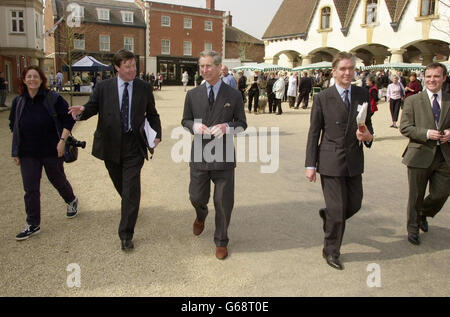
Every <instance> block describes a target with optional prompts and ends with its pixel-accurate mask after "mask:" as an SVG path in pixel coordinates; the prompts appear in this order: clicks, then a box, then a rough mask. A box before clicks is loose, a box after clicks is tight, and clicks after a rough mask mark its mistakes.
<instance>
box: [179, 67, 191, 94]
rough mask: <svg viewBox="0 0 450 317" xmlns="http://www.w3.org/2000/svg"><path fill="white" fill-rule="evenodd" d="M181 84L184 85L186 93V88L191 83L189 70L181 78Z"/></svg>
mask: <svg viewBox="0 0 450 317" xmlns="http://www.w3.org/2000/svg"><path fill="white" fill-rule="evenodd" d="M181 82H182V83H183V87H184V92H186V87H187V84H188V82H189V74H188V72H187V70H185V71H184V73H183V75H182V77H181Z"/></svg>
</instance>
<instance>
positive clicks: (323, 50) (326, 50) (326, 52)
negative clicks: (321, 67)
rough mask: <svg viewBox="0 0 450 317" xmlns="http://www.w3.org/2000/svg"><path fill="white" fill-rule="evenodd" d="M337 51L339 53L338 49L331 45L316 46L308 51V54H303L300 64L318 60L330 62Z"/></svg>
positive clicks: (317, 61)
mask: <svg viewBox="0 0 450 317" xmlns="http://www.w3.org/2000/svg"><path fill="white" fill-rule="evenodd" d="M337 53H339V50H338V49H335V48H333V47H320V48H317V49H315V50H312V51H311V52H309V53H308V55H306V56H303V63H302V65H309V64H313V63H319V62H331V61H332V60H333V58H334V56H335V55H336V54H337Z"/></svg>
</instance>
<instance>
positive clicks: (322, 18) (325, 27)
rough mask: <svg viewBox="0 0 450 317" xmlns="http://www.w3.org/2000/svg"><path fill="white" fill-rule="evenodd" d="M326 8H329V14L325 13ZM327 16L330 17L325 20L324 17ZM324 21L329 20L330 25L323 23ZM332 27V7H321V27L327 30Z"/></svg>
mask: <svg viewBox="0 0 450 317" xmlns="http://www.w3.org/2000/svg"><path fill="white" fill-rule="evenodd" d="M325 9H328V12H327V13H328V15H324V11H325ZM325 17H327V18H328V19H327V20H325V21H324V18H325ZM324 22H328V25H325V26H324V25H323V24H324ZM330 28H331V7H329V6H326V7H323V8H322V9H320V29H321V30H327V29H330Z"/></svg>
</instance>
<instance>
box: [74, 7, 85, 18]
mask: <svg viewBox="0 0 450 317" xmlns="http://www.w3.org/2000/svg"><path fill="white" fill-rule="evenodd" d="M78 9H79V10H75V17H77V18H81V19H83V18H84V7H82V6H80V5H79V6H78Z"/></svg>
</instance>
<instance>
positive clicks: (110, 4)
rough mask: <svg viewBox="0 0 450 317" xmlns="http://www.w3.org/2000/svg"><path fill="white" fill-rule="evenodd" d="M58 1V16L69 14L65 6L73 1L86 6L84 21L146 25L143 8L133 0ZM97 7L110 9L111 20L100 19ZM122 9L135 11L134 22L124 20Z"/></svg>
mask: <svg viewBox="0 0 450 317" xmlns="http://www.w3.org/2000/svg"><path fill="white" fill-rule="evenodd" d="M54 1H55V2H56V9H55V7H53V10H55V11H56V13H57V16H58V17H61V16H62V15H64V14H67V13H66V11H65V8H66V7H67V5H68V4H69V3H71V2H75V3H78V4H79V5H80V6H82V7H84V18H83V23H102V24H112V25H123V26H134V27H145V21H144V15H143V13H142V10H141V9H140V8H139V7H138V6H137V5H136V4H135V3H132V2H121V1H112V0H54ZM97 8H99V9H100V8H104V9H109V10H110V11H109V21H106V22H102V21H99V20H98V17H97ZM121 11H132V12H133V16H134V17H133V20H134V21H133V23H132V24H131V23H124V22H123V20H122V14H121Z"/></svg>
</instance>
